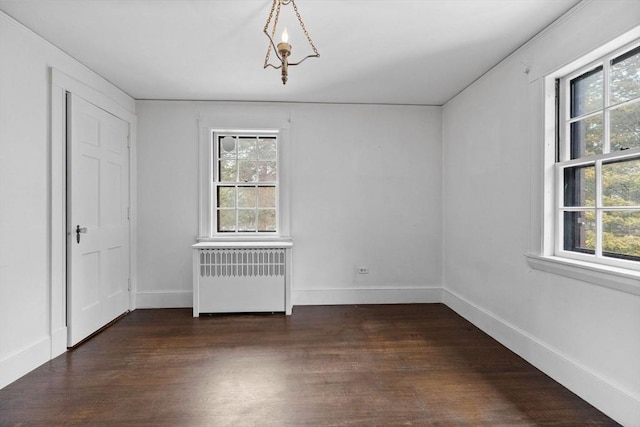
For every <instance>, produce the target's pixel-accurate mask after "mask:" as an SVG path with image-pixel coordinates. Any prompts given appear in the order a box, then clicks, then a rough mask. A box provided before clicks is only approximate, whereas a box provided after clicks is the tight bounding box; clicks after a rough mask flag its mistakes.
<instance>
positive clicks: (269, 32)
mask: <svg viewBox="0 0 640 427" xmlns="http://www.w3.org/2000/svg"><path fill="white" fill-rule="evenodd" d="M289 5H291V6H292V7H293V11H294V13H295V15H296V18H297V19H298V23H299V24H300V28H301V29H302V32H303V33H304V35H305V37H306V38H307V42H308V43H309V45H310V46H311V49H312V50H313V54H311V55H307V56H305V57H304V58H302V59H301V60H299V61H297V62H290V61H289V57H290V56H291V49H292V46H291V45H290V44H289V32H288V31H287V28H284V29H283V30H282V33H281V34H282V36H281V37H282V38H281V41H280V43H278V44H277V45H276V43H275V42H274V41H273V38H274V37H275V36H276V33H277V30H278V20H279V19H280V9H281V7H282V6H285V7H287V6H289ZM272 20H273V23H272V22H271V21H272ZM264 33H265V35H266V36H267V37H269V45H268V46H267V54H266V56H265V58H264V68H267V67H273V68H275V69H276V70H278V69H280V70H281V75H282V84H283V85H284V84H287V80H288V78H289V67H290V66H291V67H292V66H294V65H299V64H301V63H302V62H303V61H304V60H305V59H307V58H319V57H320V54H319V53H318V49H316V47H315V45H314V44H313V41H312V40H311V36H309V32H308V31H307V29H306V28H305V26H304V22H302V17H301V16H300V13H299V12H298V7H297V6H296V2H295V0H273V3H272V4H271V11H270V12H269V17H268V18H267V23H266V24H265V25H264ZM271 50H273V52H274V53H275V55H276V56H277V57H278V60H279V61H280V65H274V64H272V63H270V62H269V56H270V55H271Z"/></svg>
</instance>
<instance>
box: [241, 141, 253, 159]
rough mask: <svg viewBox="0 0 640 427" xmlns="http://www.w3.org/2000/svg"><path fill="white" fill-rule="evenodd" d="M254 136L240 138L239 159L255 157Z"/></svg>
mask: <svg viewBox="0 0 640 427" xmlns="http://www.w3.org/2000/svg"><path fill="white" fill-rule="evenodd" d="M256 141H257V140H256V138H240V139H239V142H238V158H239V159H255V158H256V154H257V146H256Z"/></svg>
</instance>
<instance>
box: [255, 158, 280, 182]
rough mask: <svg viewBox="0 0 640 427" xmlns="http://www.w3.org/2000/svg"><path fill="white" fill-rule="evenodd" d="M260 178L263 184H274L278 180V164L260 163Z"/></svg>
mask: <svg viewBox="0 0 640 427" xmlns="http://www.w3.org/2000/svg"><path fill="white" fill-rule="evenodd" d="M258 168H259V170H258V172H259V174H258V177H259V181H262V182H267V181H269V182H274V181H276V180H277V179H278V175H277V173H276V162H258Z"/></svg>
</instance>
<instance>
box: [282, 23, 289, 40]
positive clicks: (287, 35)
mask: <svg viewBox="0 0 640 427" xmlns="http://www.w3.org/2000/svg"><path fill="white" fill-rule="evenodd" d="M282 43H289V32H288V31H287V28H286V27H285V29H284V31H283V32H282Z"/></svg>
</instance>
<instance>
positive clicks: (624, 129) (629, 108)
mask: <svg viewBox="0 0 640 427" xmlns="http://www.w3.org/2000/svg"><path fill="white" fill-rule="evenodd" d="M609 114H610V116H609V118H610V120H611V131H610V138H611V151H612V152H613V151H620V150H627V149H630V148H638V147H640V102H635V103H633V104H627V105H624V106H622V107H620V108H616V109H614V110H611V112H610V113H609Z"/></svg>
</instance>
